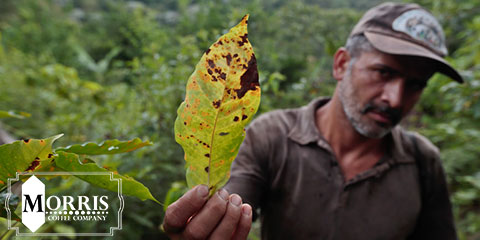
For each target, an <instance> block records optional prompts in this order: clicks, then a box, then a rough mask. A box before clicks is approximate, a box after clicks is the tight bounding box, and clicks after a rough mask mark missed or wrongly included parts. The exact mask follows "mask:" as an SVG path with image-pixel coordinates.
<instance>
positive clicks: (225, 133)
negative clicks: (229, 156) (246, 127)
mask: <svg viewBox="0 0 480 240" xmlns="http://www.w3.org/2000/svg"><path fill="white" fill-rule="evenodd" d="M228 134H229V133H228V132H221V133H219V134H218V135H220V136H226V135H228Z"/></svg>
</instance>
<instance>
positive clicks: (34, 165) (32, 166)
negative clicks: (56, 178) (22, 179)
mask: <svg viewBox="0 0 480 240" xmlns="http://www.w3.org/2000/svg"><path fill="white" fill-rule="evenodd" d="M39 164H40V158H38V157H36V158H35V160H33V162H32V163H31V164H30V166H28V168H27V169H26V170H25V171H33V170H35V168H37V166H38V165H39Z"/></svg>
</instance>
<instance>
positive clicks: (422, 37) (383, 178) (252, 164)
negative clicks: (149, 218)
mask: <svg viewBox="0 0 480 240" xmlns="http://www.w3.org/2000/svg"><path fill="white" fill-rule="evenodd" d="M446 54H447V50H446V47H445V39H444V34H443V31H442V29H441V27H440V25H439V23H438V22H437V20H436V19H435V18H434V17H433V16H432V15H431V14H430V13H428V12H427V11H426V10H424V9H422V8H421V7H420V6H418V5H416V4H394V3H385V4H381V5H379V6H377V7H375V8H373V9H371V10H369V11H368V12H367V13H366V14H365V15H364V16H363V18H362V19H361V20H360V21H359V23H358V24H357V25H356V26H355V28H354V29H353V31H352V32H351V34H350V36H349V39H348V41H347V44H346V46H345V47H342V48H340V49H339V50H338V51H337V52H336V54H335V56H334V63H333V77H334V78H335V79H336V80H337V81H338V84H337V87H336V89H335V92H334V95H333V96H332V98H331V99H327V98H320V99H316V100H314V101H312V102H311V103H310V104H309V105H307V106H304V107H302V108H299V109H289V110H281V111H274V112H271V113H267V114H264V115H262V116H260V117H259V118H257V119H256V120H255V121H254V122H252V124H251V125H250V126H249V128H248V129H247V136H246V138H245V141H244V143H243V144H242V147H241V149H240V152H239V155H238V157H237V159H236V160H235V161H234V163H233V166H232V171H231V178H230V181H229V183H228V184H227V186H226V187H225V188H226V189H227V190H228V192H231V193H234V194H231V195H229V194H228V192H227V191H226V190H221V191H219V192H218V193H217V194H214V196H212V198H210V199H209V200H207V196H206V195H207V189H206V187H205V186H197V187H195V188H194V189H192V190H190V191H189V192H187V193H186V194H185V195H184V196H183V197H182V198H180V199H179V200H178V201H177V202H175V203H174V204H172V205H171V206H170V207H169V208H168V210H167V213H166V216H165V219H164V224H163V226H164V228H165V231H166V232H167V233H168V234H169V236H170V237H172V238H173V239H176V238H185V239H205V238H209V239H245V238H246V236H247V234H248V231H249V229H250V225H251V219H252V215H253V214H252V208H253V209H260V210H261V221H262V238H264V239H340V240H348V239H356V240H362V239H380V240H383V239H436V240H438V239H456V232H455V227H454V223H453V217H452V211H451V204H450V201H449V198H448V192H447V187H446V181H445V175H444V172H443V169H442V166H441V163H440V160H439V153H438V149H437V148H436V147H434V146H433V145H432V144H431V143H430V142H429V141H428V140H426V139H425V138H424V137H422V136H420V135H418V134H415V133H409V132H406V131H405V130H403V129H402V128H401V127H399V126H396V125H397V123H399V121H400V120H401V119H402V118H403V117H405V116H406V115H407V113H408V112H409V111H410V110H411V109H412V108H413V106H414V105H415V103H416V102H417V101H418V99H419V98H420V95H421V93H422V90H423V88H424V87H425V86H426V84H427V81H428V79H429V78H430V77H431V76H432V75H433V74H434V73H435V72H440V73H443V74H445V75H447V76H450V77H451V78H453V79H454V80H456V81H458V82H463V80H462V78H461V76H460V75H459V74H458V73H457V72H456V71H455V70H454V69H453V68H452V67H451V66H450V65H449V64H448V63H447V62H446V61H445V60H444V59H443V57H444V56H445V55H446ZM240 196H241V198H240ZM242 199H243V201H244V202H246V203H248V204H243V205H242V203H241V201H242ZM253 213H254V214H255V211H253Z"/></svg>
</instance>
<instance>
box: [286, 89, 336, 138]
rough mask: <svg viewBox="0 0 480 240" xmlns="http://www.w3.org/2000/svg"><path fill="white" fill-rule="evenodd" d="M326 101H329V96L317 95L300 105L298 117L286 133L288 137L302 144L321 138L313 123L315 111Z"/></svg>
mask: <svg viewBox="0 0 480 240" xmlns="http://www.w3.org/2000/svg"><path fill="white" fill-rule="evenodd" d="M328 101H330V98H327V97H319V98H316V99H314V100H313V101H311V102H310V103H309V104H308V105H306V106H303V107H301V108H300V109H299V111H300V113H299V116H298V119H297V121H296V122H295V125H294V126H293V127H292V129H291V130H290V132H289V133H288V137H289V138H290V139H292V140H293V141H295V142H297V143H299V144H302V145H305V144H308V143H311V142H316V141H318V140H320V139H323V137H321V134H320V132H319V131H318V129H317V126H316V125H315V112H316V110H317V109H318V108H320V107H321V106H323V105H325V104H326V103H327V102H328Z"/></svg>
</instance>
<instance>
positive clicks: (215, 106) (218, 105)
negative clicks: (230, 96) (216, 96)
mask: <svg viewBox="0 0 480 240" xmlns="http://www.w3.org/2000/svg"><path fill="white" fill-rule="evenodd" d="M213 107H214V108H219V107H220V100H217V101H213Z"/></svg>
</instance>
